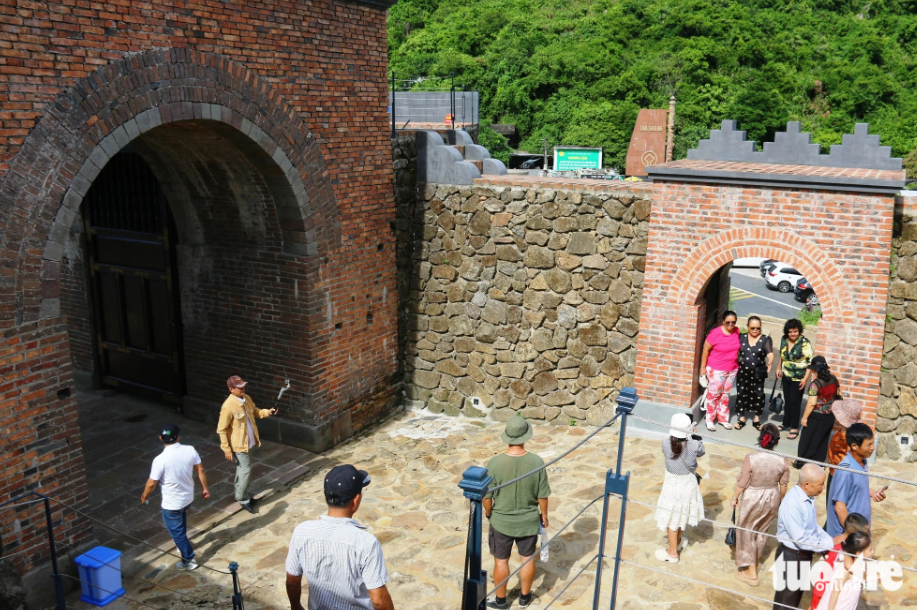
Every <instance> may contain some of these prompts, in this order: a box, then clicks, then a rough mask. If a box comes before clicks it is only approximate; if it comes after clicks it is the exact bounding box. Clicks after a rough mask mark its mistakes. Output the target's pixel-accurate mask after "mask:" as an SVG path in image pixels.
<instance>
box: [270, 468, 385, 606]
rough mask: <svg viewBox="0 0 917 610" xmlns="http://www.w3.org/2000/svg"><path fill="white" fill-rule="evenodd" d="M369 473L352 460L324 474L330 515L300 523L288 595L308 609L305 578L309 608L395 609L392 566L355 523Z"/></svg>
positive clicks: (292, 542) (291, 557)
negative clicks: (390, 582)
mask: <svg viewBox="0 0 917 610" xmlns="http://www.w3.org/2000/svg"><path fill="white" fill-rule="evenodd" d="M369 483H370V479H369V474H368V473H367V472H366V471H365V470H357V469H356V468H354V467H353V466H351V465H350V464H346V465H343V466H335V467H334V468H332V469H331V471H330V472H329V473H328V476H327V477H325V502H327V504H328V514H327V515H322V516H321V518H320V519H319V520H318V521H306V522H304V523H300V524H299V525H298V526H296V529H295V530H293V538H292V539H291V540H290V552H289V553H288V554H287V562H286V569H287V597H289V598H290V608H291V609H292V610H303V607H302V602H301V601H300V597H301V596H302V577H303V575H305V577H306V581H307V582H308V583H309V610H394V609H395V606H394V604H393V603H392V598H391V596H390V595H389V593H388V589H387V588H386V587H385V585H386V583H388V570H387V569H386V568H385V557H383V556H382V545H381V544H379V541H378V540H377V539H376V537H375V536H373V535H372V534H370V533H369V532H367V531H366V528H364V527H363V526H361V525H360V524H359V523H357V522H356V521H354V519H353V515H354V513H356V512H357V510H359V508H360V502H361V501H362V499H363V488H364V487H366V486H367V485H369Z"/></svg>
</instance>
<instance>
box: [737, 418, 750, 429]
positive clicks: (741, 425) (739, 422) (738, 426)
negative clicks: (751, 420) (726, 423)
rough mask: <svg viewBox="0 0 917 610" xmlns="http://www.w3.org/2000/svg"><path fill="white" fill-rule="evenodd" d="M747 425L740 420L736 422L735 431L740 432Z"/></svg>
mask: <svg viewBox="0 0 917 610" xmlns="http://www.w3.org/2000/svg"><path fill="white" fill-rule="evenodd" d="M747 423H748V422H747V421H745V420H744V419H740V420H739V421H737V422H736V425H735V429H736V430H741V429H742V428H744V427H745V424H747Z"/></svg>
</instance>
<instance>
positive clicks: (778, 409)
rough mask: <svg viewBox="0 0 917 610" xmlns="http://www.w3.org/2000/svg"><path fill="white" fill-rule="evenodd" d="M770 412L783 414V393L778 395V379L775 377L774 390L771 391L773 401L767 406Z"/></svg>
mask: <svg viewBox="0 0 917 610" xmlns="http://www.w3.org/2000/svg"><path fill="white" fill-rule="evenodd" d="M767 408H768V410H769V411H770V412H771V413H776V414H777V415H780V414H781V413H783V393H782V392H781V393H780V394H779V395H778V394H777V377H776V376H775V377H774V389H773V390H771V400H770V403H768V405H767Z"/></svg>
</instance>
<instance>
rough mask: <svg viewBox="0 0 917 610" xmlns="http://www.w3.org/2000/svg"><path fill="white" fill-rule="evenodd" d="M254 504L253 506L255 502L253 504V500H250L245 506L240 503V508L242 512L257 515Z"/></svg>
mask: <svg viewBox="0 0 917 610" xmlns="http://www.w3.org/2000/svg"><path fill="white" fill-rule="evenodd" d="M252 504H253V502H252V501H251V500H249V501H248V502H245V503H244V504H243V503H242V502H239V506H241V507H242V510H247V511H248V512H250V513H251V514H253V515H254V514H255V507H254V506H252Z"/></svg>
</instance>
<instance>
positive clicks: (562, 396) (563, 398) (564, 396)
mask: <svg viewBox="0 0 917 610" xmlns="http://www.w3.org/2000/svg"><path fill="white" fill-rule="evenodd" d="M575 400H576V399H575V398H574V397H573V395H572V394H571V393H570V392H568V391H567V390H557V391H555V392H551V393H550V394H548V395H547V396H545V397H544V404H546V405H550V406H553V407H562V406H564V405H572V404H573V402H574V401H575Z"/></svg>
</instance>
